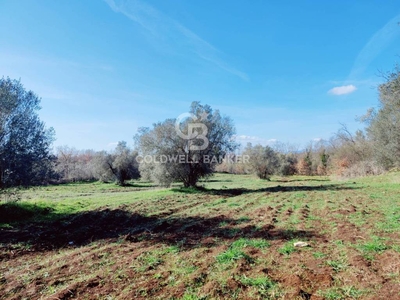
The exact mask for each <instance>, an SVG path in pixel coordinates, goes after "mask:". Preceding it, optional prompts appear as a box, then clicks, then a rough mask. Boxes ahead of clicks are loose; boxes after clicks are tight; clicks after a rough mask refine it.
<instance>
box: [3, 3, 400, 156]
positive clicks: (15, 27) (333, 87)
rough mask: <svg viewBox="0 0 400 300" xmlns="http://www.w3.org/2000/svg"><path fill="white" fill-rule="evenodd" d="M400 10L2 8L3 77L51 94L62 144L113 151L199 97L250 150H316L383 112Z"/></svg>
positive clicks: (49, 112) (48, 110) (376, 6)
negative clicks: (382, 91) (255, 146)
mask: <svg viewBox="0 0 400 300" xmlns="http://www.w3.org/2000/svg"><path fill="white" fill-rule="evenodd" d="M398 22H400V5H399V4H398V2H397V1H389V0H388V1H385V2H381V1H365V0H363V1H294V0H293V1H264V0H252V1H232V0H229V1H225V0H218V1H215V0H213V1H211V0H202V1H189V0H168V1H166V0H157V1H155V0H153V1H136V0H122V1H121V0H106V1H102V0H86V1H81V0H68V1H67V0H64V1H61V0H60V1H54V0H36V1H31V0H0V76H9V77H11V78H15V79H21V82H22V83H23V84H24V86H25V87H26V88H27V89H31V90H33V91H34V92H36V93H37V94H38V95H39V96H40V97H41V98H42V110H41V111H40V116H41V118H42V120H44V121H45V122H46V124H47V125H48V126H52V127H54V129H55V130H56V136H57V140H56V142H55V144H54V145H55V146H60V145H69V146H73V147H76V148H78V149H95V150H101V149H106V150H109V149H112V148H113V147H114V146H115V144H116V143H117V142H118V141H120V140H125V141H128V143H130V144H132V137H133V135H134V134H135V133H136V131H137V128H138V127H141V126H151V125H152V124H153V123H154V122H157V121H162V120H164V119H166V118H174V117H177V116H179V115H180V114H182V113H184V112H186V111H187V110H188V107H189V105H190V103H191V102H192V101H200V102H201V103H203V104H209V105H211V106H212V107H213V108H215V109H219V110H220V111H221V112H222V113H223V114H226V115H228V116H230V117H232V118H233V120H234V121H235V124H236V129H237V136H238V137H237V138H238V140H239V141H240V142H242V143H246V142H248V141H250V142H253V143H261V144H268V143H269V144H271V143H272V142H273V141H275V140H279V141H282V142H290V143H295V144H298V145H306V144H307V143H308V142H309V141H311V140H315V139H320V138H323V139H328V138H329V137H330V136H331V135H332V134H333V133H334V132H336V131H337V129H338V128H339V127H340V124H339V123H345V124H347V125H348V127H349V128H350V129H351V130H355V129H357V128H360V127H361V126H362V125H361V124H359V123H357V122H356V121H355V118H356V116H360V115H362V114H363V113H364V112H365V111H366V110H367V108H369V107H371V106H376V105H377V102H378V94H377V90H376V87H377V85H378V84H379V83H380V82H382V78H381V77H379V76H378V74H379V71H380V70H381V71H390V70H392V69H393V67H394V65H395V64H396V62H398V61H399V56H398V55H399V54H400V51H399V49H400V26H399V25H398Z"/></svg>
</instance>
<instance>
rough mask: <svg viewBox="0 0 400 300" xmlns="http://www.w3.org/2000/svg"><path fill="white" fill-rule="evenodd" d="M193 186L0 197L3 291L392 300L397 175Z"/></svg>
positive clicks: (17, 294) (77, 186)
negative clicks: (13, 199) (8, 199)
mask: <svg viewBox="0 0 400 300" xmlns="http://www.w3.org/2000/svg"><path fill="white" fill-rule="evenodd" d="M200 186H201V187H200V188H199V189H185V188H182V187H181V186H180V185H178V184H177V185H175V186H173V187H172V188H169V189H161V188H157V187H153V186H152V185H151V184H150V183H146V182H141V181H134V182H131V183H130V185H129V186H126V187H120V186H117V185H114V184H104V183H98V182H95V183H74V184H65V185H56V186H46V187H36V188H30V189H27V190H23V191H22V192H21V198H22V200H21V201H20V202H17V204H15V203H5V204H2V205H0V299H71V298H76V299H400V274H399V272H400V173H389V174H386V175H384V176H379V177H368V178H360V179H351V180H347V181H333V180H330V179H329V178H328V177H315V176H314V177H273V178H272V180H271V181H263V180H259V179H257V178H256V177H253V176H250V175H228V174H216V175H215V176H213V177H211V178H210V179H209V180H207V181H203V182H200ZM297 241H303V242H306V243H307V244H308V246H307V247H301V248H298V247H294V242H297Z"/></svg>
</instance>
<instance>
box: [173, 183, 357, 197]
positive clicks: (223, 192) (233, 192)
mask: <svg viewBox="0 0 400 300" xmlns="http://www.w3.org/2000/svg"><path fill="white" fill-rule="evenodd" d="M354 189H359V187H349V186H345V185H342V184H325V185H301V186H297V185H293V186H281V185H277V186H273V187H266V188H261V189H246V188H227V189H208V188H204V187H191V188H173V189H172V191H174V192H179V193H187V194H196V193H206V194H212V195H220V196H228V197H234V196H239V195H242V194H251V193H262V192H265V193H276V192H309V191H340V190H354Z"/></svg>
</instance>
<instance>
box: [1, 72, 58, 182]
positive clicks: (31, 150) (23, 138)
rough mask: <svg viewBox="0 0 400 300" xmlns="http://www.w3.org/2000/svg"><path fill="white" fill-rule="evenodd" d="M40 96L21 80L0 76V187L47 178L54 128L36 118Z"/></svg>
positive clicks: (50, 167)
mask: <svg viewBox="0 0 400 300" xmlns="http://www.w3.org/2000/svg"><path fill="white" fill-rule="evenodd" d="M39 104H40V99H39V98H38V96H36V95H35V94H34V93H33V92H32V91H26V90H25V89H24V87H23V86H22V84H21V82H19V81H16V80H11V79H10V78H2V79H0V188H4V187H8V186H18V185H24V186H26V185H32V184H39V183H42V182H44V181H46V180H48V179H49V177H50V175H51V172H52V165H53V160H54V158H53V156H52V155H51V152H50V151H51V148H50V146H51V144H52V142H53V140H54V130H53V129H52V128H49V129H47V128H46V127H45V124H44V123H43V122H42V121H41V120H40V119H39V116H38V113H37V111H38V110H39V109H40V106H39Z"/></svg>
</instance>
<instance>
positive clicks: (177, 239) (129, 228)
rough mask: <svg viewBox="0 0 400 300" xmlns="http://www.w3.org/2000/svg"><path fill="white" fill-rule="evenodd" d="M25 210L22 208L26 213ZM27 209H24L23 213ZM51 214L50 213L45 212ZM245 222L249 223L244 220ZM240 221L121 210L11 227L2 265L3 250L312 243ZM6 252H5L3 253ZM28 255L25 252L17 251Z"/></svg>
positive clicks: (1, 232)
mask: <svg viewBox="0 0 400 300" xmlns="http://www.w3.org/2000/svg"><path fill="white" fill-rule="evenodd" d="M25 208H26V207H25ZM29 211H30V209H29V208H26V212H29ZM47 213H48V214H52V212H51V211H50V212H47ZM246 221H250V219H249V220H246ZM240 223H243V222H242V221H241V219H233V218H229V217H226V216H217V217H201V216H198V217H197V216H196V217H182V216H173V215H171V213H165V214H159V215H154V216H145V215H142V214H138V213H131V212H129V211H126V210H123V209H113V210H110V209H102V210H96V211H89V212H83V213H77V214H72V215H65V216H62V217H60V218H58V219H55V220H54V219H53V220H51V221H32V222H24V223H14V224H13V227H11V228H0V241H1V243H2V244H3V246H2V247H1V248H2V251H0V261H1V260H2V259H6V258H8V257H10V255H11V254H10V252H11V251H7V249H15V247H20V248H21V245H25V246H26V247H28V248H29V251H43V250H48V249H60V248H64V247H75V246H83V245H87V244H90V243H92V242H95V241H99V240H107V239H111V240H114V241H118V240H121V239H122V240H125V241H130V242H139V241H144V242H148V243H150V244H158V243H164V244H171V245H179V246H180V247H181V248H182V249H191V248H195V247H198V246H200V245H203V246H207V247H211V246H213V245H216V244H220V243H221V242H223V241H224V240H231V239H233V238H239V237H246V238H264V239H270V240H272V239H292V238H311V237H315V233H314V232H313V231H305V230H281V229H276V228H275V227H274V226H273V225H272V224H268V225H264V227H258V226H255V225H252V224H248V225H246V226H245V227H241V228H237V227H235V225H237V224H240ZM4 250H5V251H4ZM20 251H21V252H23V251H28V250H23V247H22V250H20Z"/></svg>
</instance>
